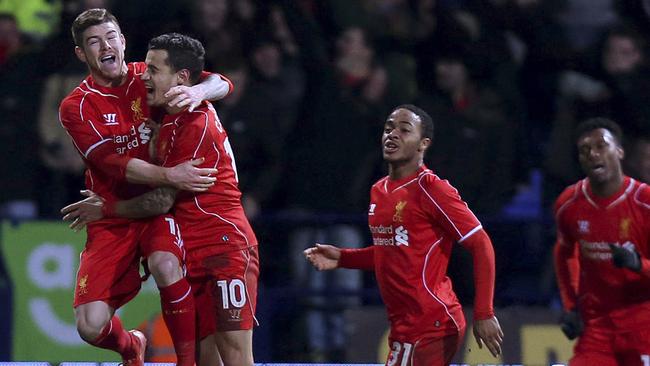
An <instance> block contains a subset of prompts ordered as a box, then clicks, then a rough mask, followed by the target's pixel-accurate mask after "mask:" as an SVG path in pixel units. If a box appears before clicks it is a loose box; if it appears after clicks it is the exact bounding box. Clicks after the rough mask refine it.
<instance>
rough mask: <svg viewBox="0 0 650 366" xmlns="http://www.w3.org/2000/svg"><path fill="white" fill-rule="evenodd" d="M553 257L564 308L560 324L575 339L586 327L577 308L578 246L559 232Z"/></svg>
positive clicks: (564, 331)
mask: <svg viewBox="0 0 650 366" xmlns="http://www.w3.org/2000/svg"><path fill="white" fill-rule="evenodd" d="M571 243H573V242H571ZM553 259H554V261H555V275H556V277H557V284H558V288H559V290H560V298H561V299H562V307H563V309H564V312H563V313H562V317H561V318H560V326H561V329H562V332H563V333H564V334H565V335H566V337H567V338H568V339H575V338H577V337H578V336H580V335H581V334H582V332H583V329H584V324H583V322H582V319H581V318H580V312H579V311H578V308H577V297H578V295H577V289H578V278H579V272H580V264H579V262H578V255H577V246H576V245H575V244H570V243H567V242H565V239H564V237H563V235H562V234H560V233H558V239H557V241H556V243H555V247H554V249H553Z"/></svg>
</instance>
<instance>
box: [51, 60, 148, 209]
mask: <svg viewBox="0 0 650 366" xmlns="http://www.w3.org/2000/svg"><path fill="white" fill-rule="evenodd" d="M145 69H146V65H145V64H144V63H143V62H137V63H129V64H128V73H127V80H126V82H125V83H124V84H122V85H120V86H118V87H103V86H100V85H97V84H96V83H95V81H94V79H93V78H92V76H88V77H87V78H86V79H84V80H83V81H82V82H81V84H79V86H78V87H76V88H75V89H74V90H73V91H72V92H71V93H70V94H69V95H68V96H67V97H66V98H65V99H64V100H63V101H62V102H61V106H60V109H59V119H60V120H61V124H62V125H63V127H64V128H65V129H66V131H67V132H68V134H69V135H70V137H72V142H73V143H74V145H75V147H76V148H77V150H78V151H79V154H81V157H82V158H83V159H84V162H85V163H86V168H87V169H86V187H88V189H90V190H92V191H93V192H95V193H97V194H98V195H100V196H102V197H103V198H105V199H107V200H109V201H115V200H121V199H128V198H132V197H134V196H136V195H138V194H141V193H143V192H145V191H146V189H147V188H146V187H144V186H136V185H132V184H129V183H127V182H126V181H125V179H124V172H125V169H126V163H127V162H128V160H129V159H130V158H140V159H143V160H148V159H149V151H148V142H149V140H150V138H151V130H150V129H149V128H148V127H147V126H146V124H145V121H146V120H147V118H149V107H148V106H147V99H146V98H147V92H146V89H145V87H144V83H143V82H142V80H141V79H140V76H141V75H142V73H143V72H144V70H145ZM114 154H118V155H114ZM111 155H114V156H117V157H118V158H117V159H115V158H109V159H107V156H111Z"/></svg>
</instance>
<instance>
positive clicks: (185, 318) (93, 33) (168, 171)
mask: <svg viewBox="0 0 650 366" xmlns="http://www.w3.org/2000/svg"><path fill="white" fill-rule="evenodd" d="M72 36H73V39H74V41H75V45H76V47H75V53H76V55H77V57H78V58H79V59H80V60H81V61H83V62H84V63H86V64H87V66H88V69H89V71H90V75H89V76H88V77H87V78H86V79H85V80H83V81H82V82H81V84H80V85H79V86H78V87H77V88H76V89H75V90H74V91H72V92H71V93H70V94H69V95H68V96H67V97H66V98H65V99H64V100H63V102H62V103H61V106H60V119H61V123H62V124H63V126H64V127H65V129H66V130H67V132H68V133H69V134H70V136H71V138H72V141H73V143H74V145H75V147H76V148H77V150H78V151H79V153H80V154H81V156H82V158H83V160H84V162H85V164H86V167H87V171H86V186H87V188H88V189H91V190H93V191H95V192H97V193H99V194H101V195H102V196H104V197H106V199H109V200H113V201H115V200H118V199H127V198H131V197H134V196H135V195H137V194H140V193H142V192H145V191H146V190H148V189H149V188H148V187H147V186H144V185H134V184H133V183H144V184H150V185H156V186H158V185H171V186H175V187H177V188H180V189H187V190H194V191H204V190H207V189H208V188H209V187H211V186H212V185H213V184H214V181H215V178H214V177H210V176H209V175H210V174H214V173H216V170H214V169H200V168H197V167H196V165H198V164H200V163H201V162H202V161H203V159H202V157H200V156H199V157H197V158H199V159H195V160H192V161H188V162H181V161H179V163H182V164H179V165H177V166H173V167H171V166H170V168H161V167H159V166H156V165H153V164H149V163H147V162H146V160H147V159H149V153H148V147H149V144H148V142H149V140H150V138H151V135H150V132H151V130H150V129H149V128H148V127H147V125H146V121H147V119H148V118H149V108H148V106H147V105H146V101H145V100H146V97H147V92H146V89H145V87H144V83H143V81H142V80H141V78H140V77H141V75H142V73H143V72H144V69H145V64H144V63H129V64H127V63H126V62H125V61H124V51H125V39H124V36H123V35H122V33H121V31H120V27H119V25H118V22H117V20H116V19H115V17H114V16H113V15H112V14H110V13H109V12H108V11H106V10H105V9H90V10H87V11H85V12H83V13H81V14H80V15H79V16H78V17H77V18H76V19H75V21H74V22H73V25H72ZM229 89H230V86H229V83H228V82H226V81H224V80H222V79H221V78H220V77H219V76H218V75H211V76H210V77H208V78H207V79H206V80H205V81H204V83H203V84H202V85H199V86H196V87H192V88H189V87H181V88H176V89H174V90H171V91H170V94H171V95H172V96H173V99H171V100H169V102H170V104H171V105H175V106H180V107H184V106H189V107H190V108H193V107H194V106H196V105H198V103H200V102H201V100H203V99H206V98H207V99H214V98H218V97H222V96H224V95H225V94H227V93H228V91H229ZM87 235H88V237H87V242H86V248H85V249H84V251H83V252H82V254H81V260H80V266H79V271H78V274H77V285H76V289H75V299H74V308H75V319H76V323H77V329H78V331H79V334H80V336H81V338H83V339H84V340H85V341H87V342H88V343H90V344H92V345H94V346H97V347H100V348H106V349H110V350H113V351H116V352H118V353H119V354H120V355H121V356H122V359H123V362H124V364H127V365H131V364H133V365H142V363H143V360H142V355H143V353H144V348H145V346H146V339H145V338H144V336H143V335H142V333H140V332H138V331H131V332H127V331H125V330H124V329H123V327H122V325H121V323H120V320H119V319H118V318H117V317H116V316H114V313H115V310H116V309H117V308H119V307H120V306H122V305H123V304H125V303H126V302H128V301H129V300H130V299H131V298H133V296H135V295H136V293H137V292H138V290H139V288H140V283H141V279H140V276H139V273H138V272H139V271H138V267H139V259H140V257H141V256H143V257H145V258H146V259H147V264H148V268H149V270H150V271H151V273H152V275H153V276H154V279H155V280H156V284H157V285H158V287H159V289H160V296H161V306H162V310H163V316H164V318H165V321H166V324H167V326H168V328H169V330H170V333H171V335H172V338H173V341H174V347H175V350H176V353H177V356H178V364H179V365H183V366H191V365H193V364H194V348H195V323H194V315H193V314H194V299H193V297H192V296H191V295H190V291H191V289H190V285H189V284H188V282H187V281H186V280H185V278H184V277H183V270H182V268H181V263H182V260H183V256H184V254H183V248H182V240H180V232H179V229H178V225H177V224H176V223H175V221H174V218H173V217H172V216H170V215H167V216H160V217H156V218H152V219H150V220H135V221H134V220H125V219H116V218H111V219H106V220H102V221H100V222H97V223H93V224H91V225H89V226H88V228H87Z"/></svg>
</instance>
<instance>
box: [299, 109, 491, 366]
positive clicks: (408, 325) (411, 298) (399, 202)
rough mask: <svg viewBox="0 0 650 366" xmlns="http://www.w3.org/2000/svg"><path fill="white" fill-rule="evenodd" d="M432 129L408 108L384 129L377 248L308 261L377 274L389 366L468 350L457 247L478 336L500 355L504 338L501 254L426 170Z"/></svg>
mask: <svg viewBox="0 0 650 366" xmlns="http://www.w3.org/2000/svg"><path fill="white" fill-rule="evenodd" d="M432 141H433V121H432V120H431V117H430V116H429V115H428V114H427V113H426V112H425V111H423V110H422V109H420V108H418V107H416V106H413V105H402V106H399V107H397V108H396V109H394V110H393V112H392V113H391V114H390V115H389V116H388V118H387V119H386V123H385V124H384V133H383V137H382V140H381V142H382V151H383V156H384V160H385V161H386V162H388V176H387V177H384V178H382V179H380V180H379V181H378V182H377V183H375V184H374V185H373V186H372V189H371V192H370V207H369V209H368V225H369V227H370V232H371V233H372V238H373V244H374V245H372V246H369V247H366V248H363V249H339V248H337V247H334V246H332V245H322V244H316V246H315V247H313V248H309V249H307V250H305V256H306V257H307V259H309V260H310V261H311V262H312V263H313V264H314V266H315V267H316V268H318V269H319V270H329V269H335V268H356V269H367V270H374V271H375V274H376V276H377V282H378V284H379V290H380V292H381V296H382V299H383V300H384V303H385V304H386V309H387V311H388V318H389V321H390V335H389V342H390V344H389V346H390V347H391V351H390V354H389V355H388V360H387V361H386V365H389V366H393V365H401V366H436V365H447V364H449V363H450V362H451V360H452V358H453V356H454V354H455V353H456V351H457V350H458V349H459V347H460V345H461V344H462V342H463V338H464V334H465V317H464V316H463V310H462V307H461V305H460V303H459V302H458V299H457V298H456V295H455V294H454V291H453V289H452V286H451V280H450V279H449V277H447V275H446V272H447V265H448V263H449V256H450V254H451V247H452V245H453V243H454V242H458V243H460V244H461V245H462V246H463V247H465V248H466V249H468V250H469V251H470V252H471V254H472V257H473V258H474V283H475V286H476V296H475V298H474V336H475V337H476V341H477V342H478V344H479V346H480V347H482V346H483V345H485V346H487V348H488V349H489V350H490V352H491V353H492V354H493V355H494V356H497V355H499V354H500V353H501V343H502V342H503V332H502V331H501V327H500V326H499V321H498V320H497V318H496V317H495V316H494V311H493V308H492V300H493V296H494V275H495V269H494V251H493V249H492V243H491V241H490V238H489V237H488V235H487V234H486V232H485V231H484V230H483V226H482V225H481V223H480V222H479V221H478V220H477V219H476V217H475V216H474V214H473V213H472V211H471V210H470V209H469V208H468V207H467V204H466V203H465V202H464V201H463V200H462V199H461V198H460V196H459V194H458V191H457V190H456V189H455V188H454V187H452V186H451V185H450V184H449V182H447V181H446V180H442V179H440V178H438V176H437V175H435V174H434V173H433V172H432V171H431V170H429V169H427V167H426V166H425V165H424V163H423V157H424V152H425V151H426V150H427V148H428V147H429V145H430V144H431V143H432Z"/></svg>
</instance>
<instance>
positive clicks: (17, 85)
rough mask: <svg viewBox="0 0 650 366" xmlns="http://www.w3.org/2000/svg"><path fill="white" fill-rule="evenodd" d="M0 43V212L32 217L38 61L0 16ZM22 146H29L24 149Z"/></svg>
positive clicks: (7, 18) (39, 83)
mask: <svg viewBox="0 0 650 366" xmlns="http://www.w3.org/2000/svg"><path fill="white" fill-rule="evenodd" d="M0 30H2V32H0V35H1V36H0V42H1V43H2V46H0V48H2V49H3V50H4V62H3V63H2V64H0V115H1V116H2V123H0V141H2V143H1V144H0V156H3V157H5V161H4V163H3V164H2V165H1V168H0V180H1V183H0V186H2V191H1V192H0V208H1V209H0V211H2V213H4V214H5V215H8V216H13V217H17V218H31V217H34V216H36V214H37V213H36V205H35V203H34V201H33V200H34V197H35V196H36V190H35V188H36V187H35V185H36V184H37V183H38V180H37V179H36V177H37V172H38V170H39V164H38V162H39V159H38V147H37V146H32V145H33V144H34V143H35V142H36V141H38V137H37V136H38V135H37V133H36V112H37V111H36V108H34V106H35V105H38V103H39V100H40V95H41V88H42V83H43V72H42V69H41V67H40V65H41V64H42V63H41V59H40V58H39V57H38V56H39V55H38V54H37V53H36V52H34V51H33V50H32V49H30V48H29V47H27V46H26V45H25V44H24V43H23V40H22V39H21V37H20V32H19V31H18V24H17V22H16V19H15V18H14V16H12V15H10V14H6V13H3V14H0ZM26 146H32V147H31V148H26Z"/></svg>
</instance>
